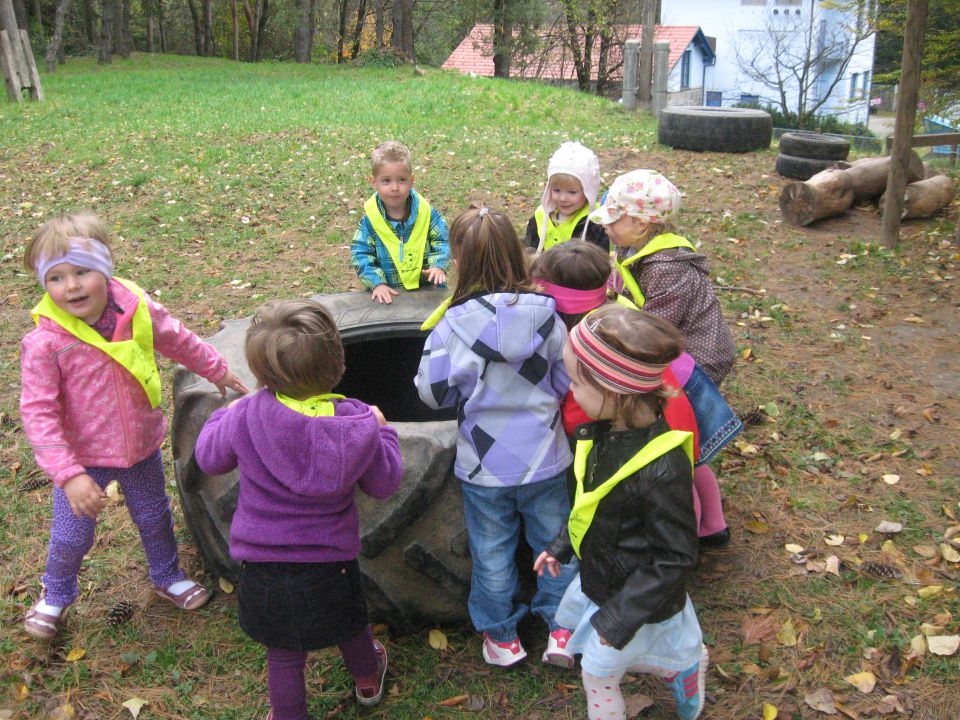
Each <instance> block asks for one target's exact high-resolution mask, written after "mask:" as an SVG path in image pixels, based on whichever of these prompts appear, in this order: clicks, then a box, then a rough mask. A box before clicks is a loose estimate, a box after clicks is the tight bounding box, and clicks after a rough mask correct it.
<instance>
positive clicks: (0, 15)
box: [0, 0, 30, 88]
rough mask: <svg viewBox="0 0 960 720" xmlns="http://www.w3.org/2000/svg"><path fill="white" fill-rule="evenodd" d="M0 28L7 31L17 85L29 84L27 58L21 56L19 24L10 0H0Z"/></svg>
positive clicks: (23, 86)
mask: <svg viewBox="0 0 960 720" xmlns="http://www.w3.org/2000/svg"><path fill="white" fill-rule="evenodd" d="M0 30H6V31H7V42H8V43H9V45H10V54H11V56H12V57H13V71H14V72H15V73H16V75H15V77H16V78H17V79H18V82H19V87H21V88H25V87H27V86H29V85H30V70H29V69H28V68H27V60H26V58H25V57H24V56H23V46H22V45H21V44H20V26H19V25H17V14H16V13H15V12H14V11H13V2H12V0H0Z"/></svg>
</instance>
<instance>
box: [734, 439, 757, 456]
mask: <svg viewBox="0 0 960 720" xmlns="http://www.w3.org/2000/svg"><path fill="white" fill-rule="evenodd" d="M733 444H734V447H736V448H737V450H739V451H740V454H741V455H747V456H751V457H752V456H753V455H758V454H759V453H760V448H758V447H757V446H756V445H753V444H751V443H748V442H747V441H746V440H735V441H734V443H733Z"/></svg>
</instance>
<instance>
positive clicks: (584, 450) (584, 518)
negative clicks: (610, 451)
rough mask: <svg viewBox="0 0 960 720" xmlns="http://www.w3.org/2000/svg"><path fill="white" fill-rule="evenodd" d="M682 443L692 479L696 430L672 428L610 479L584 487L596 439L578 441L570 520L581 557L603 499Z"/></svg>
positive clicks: (569, 525)
mask: <svg viewBox="0 0 960 720" xmlns="http://www.w3.org/2000/svg"><path fill="white" fill-rule="evenodd" d="M681 445H682V446H683V450H684V452H685V453H686V454H687V457H688V458H689V459H690V475H691V479H692V477H693V433H689V432H686V431H683V430H668V431H667V432H665V433H663V434H662V435H658V436H657V437H655V438H654V439H653V440H651V441H650V442H648V443H647V444H646V445H644V446H643V447H642V448H641V449H640V452H638V453H637V454H636V455H634V456H633V457H632V458H630V459H629V460H627V462H626V463H625V464H624V465H623V466H622V467H621V468H620V469H619V470H617V471H616V472H615V473H614V474H613V477H611V478H610V479H609V480H607V481H606V482H604V483H603V484H602V485H599V486H598V487H596V488H595V489H593V490H590V491H584V489H583V478H584V477H585V476H586V472H587V457H588V456H589V455H590V450H591V449H592V448H593V440H578V441H577V451H576V453H575V454H574V457H573V473H574V476H575V477H576V479H577V494H576V497H575V498H574V501H573V509H572V510H571V511H570V520H569V521H568V523H567V527H568V529H569V532H570V543H571V545H573V551H574V552H575V553H576V554H577V557H580V544H581V543H582V542H583V538H584V536H585V535H586V534H587V531H589V530H590V524H591V523H592V522H593V516H594V515H595V514H596V512H597V506H598V505H599V504H600V501H601V500H603V498H605V497H606V496H607V495H608V494H609V493H610V491H611V490H613V489H614V488H615V487H616V486H617V485H619V484H620V481H621V480H623V479H624V478H627V477H630V476H631V475H633V474H634V473H635V472H637V471H638V470H640V469H641V468H643V467H646V466H647V465H649V464H650V463H652V462H653V461H654V460H656V459H657V458H659V457H661V456H663V455H666V454H667V453H668V452H670V451H671V450H673V449H674V448H676V447H679V446H681Z"/></svg>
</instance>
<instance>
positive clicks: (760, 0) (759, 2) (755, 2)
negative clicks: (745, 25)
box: [740, 0, 767, 5]
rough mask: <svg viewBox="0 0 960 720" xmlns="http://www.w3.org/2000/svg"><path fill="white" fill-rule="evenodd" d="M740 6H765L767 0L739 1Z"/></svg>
mask: <svg viewBox="0 0 960 720" xmlns="http://www.w3.org/2000/svg"><path fill="white" fill-rule="evenodd" d="M740 4H741V5H766V4H767V0H740Z"/></svg>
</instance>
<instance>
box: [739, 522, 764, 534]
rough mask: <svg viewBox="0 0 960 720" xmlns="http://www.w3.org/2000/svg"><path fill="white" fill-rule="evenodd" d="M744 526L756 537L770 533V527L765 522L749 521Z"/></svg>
mask: <svg viewBox="0 0 960 720" xmlns="http://www.w3.org/2000/svg"><path fill="white" fill-rule="evenodd" d="M743 526H744V527H745V528H746V529H747V530H749V531H750V532H752V533H753V534H754V535H763V534H764V533H768V532H770V526H769V525H767V524H766V523H765V522H763V520H748V521H747V522H745V523H744V525H743Z"/></svg>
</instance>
